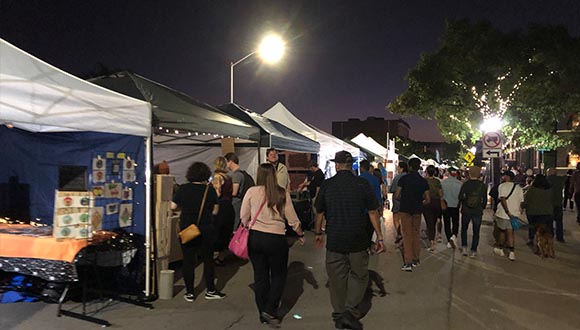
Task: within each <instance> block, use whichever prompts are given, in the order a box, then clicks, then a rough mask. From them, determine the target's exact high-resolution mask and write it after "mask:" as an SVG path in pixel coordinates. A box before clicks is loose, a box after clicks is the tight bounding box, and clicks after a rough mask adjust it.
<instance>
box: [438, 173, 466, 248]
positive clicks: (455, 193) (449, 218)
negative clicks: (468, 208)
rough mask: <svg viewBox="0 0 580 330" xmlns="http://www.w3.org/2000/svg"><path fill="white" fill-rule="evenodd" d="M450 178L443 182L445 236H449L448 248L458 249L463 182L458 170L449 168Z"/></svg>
mask: <svg viewBox="0 0 580 330" xmlns="http://www.w3.org/2000/svg"><path fill="white" fill-rule="evenodd" d="M448 171H449V176H448V177H447V178H446V179H445V180H443V181H441V188H442V189H443V203H442V204H443V205H442V208H443V207H445V208H444V210H443V224H444V226H445V236H447V247H448V248H454V249H455V247H456V245H457V244H456V242H455V241H456V239H457V233H459V191H460V190H461V181H459V180H458V179H457V169H456V168H455V167H450V168H449V170H448Z"/></svg>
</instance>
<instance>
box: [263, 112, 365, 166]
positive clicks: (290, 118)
mask: <svg viewBox="0 0 580 330" xmlns="http://www.w3.org/2000/svg"><path fill="white" fill-rule="evenodd" d="M263 115H264V117H267V118H270V119H272V120H275V121H278V122H280V123H282V124H284V125H286V126H287V127H288V128H290V129H293V130H295V131H296V132H298V133H300V134H302V135H304V136H306V137H308V138H309V139H312V140H314V141H317V142H319V143H320V149H321V150H326V151H329V152H331V153H334V152H337V151H340V150H346V151H348V152H350V153H351V154H352V155H353V156H355V157H358V156H359V153H360V150H359V148H357V147H355V146H353V145H351V144H348V143H346V142H344V141H342V140H341V139H339V138H337V137H334V136H332V135H330V134H328V133H326V132H324V131H322V130H320V129H318V128H316V127H314V126H312V125H309V124H306V123H304V122H302V121H301V120H300V119H298V118H296V116H294V114H292V112H290V110H288V109H287V108H286V107H285V106H284V105H283V104H282V103H281V102H278V103H276V104H275V105H274V106H273V107H271V108H270V109H269V110H267V111H266V112H264V114H263Z"/></svg>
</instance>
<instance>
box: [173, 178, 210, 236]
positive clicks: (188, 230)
mask: <svg viewBox="0 0 580 330" xmlns="http://www.w3.org/2000/svg"><path fill="white" fill-rule="evenodd" d="M208 189H209V184H208V185H206V186H205V192H204V193H203V199H202V200H201V205H200V207H199V214H198V215H197V224H195V223H192V224H191V225H189V226H187V227H185V228H184V229H183V230H182V231H180V232H179V239H180V240H181V244H185V243H187V242H189V241H192V240H193V239H195V238H196V237H198V236H199V235H201V231H200V230H199V227H198V226H199V221H200V220H201V214H202V213H203V207H204V206H205V198H206V197H207V190H208Z"/></svg>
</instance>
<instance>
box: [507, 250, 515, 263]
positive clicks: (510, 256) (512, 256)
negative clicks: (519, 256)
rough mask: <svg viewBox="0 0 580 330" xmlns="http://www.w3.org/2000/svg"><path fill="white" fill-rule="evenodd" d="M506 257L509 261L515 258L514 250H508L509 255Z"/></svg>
mask: <svg viewBox="0 0 580 330" xmlns="http://www.w3.org/2000/svg"><path fill="white" fill-rule="evenodd" d="M508 259H509V260H511V261H515V260H516V254H515V253H514V251H510V255H509V256H508Z"/></svg>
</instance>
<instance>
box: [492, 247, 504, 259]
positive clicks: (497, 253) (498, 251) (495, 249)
mask: <svg viewBox="0 0 580 330" xmlns="http://www.w3.org/2000/svg"><path fill="white" fill-rule="evenodd" d="M493 253H495V254H496V255H498V256H500V257H505V253H503V250H502V249H500V248H497V247H496V248H493Z"/></svg>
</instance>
